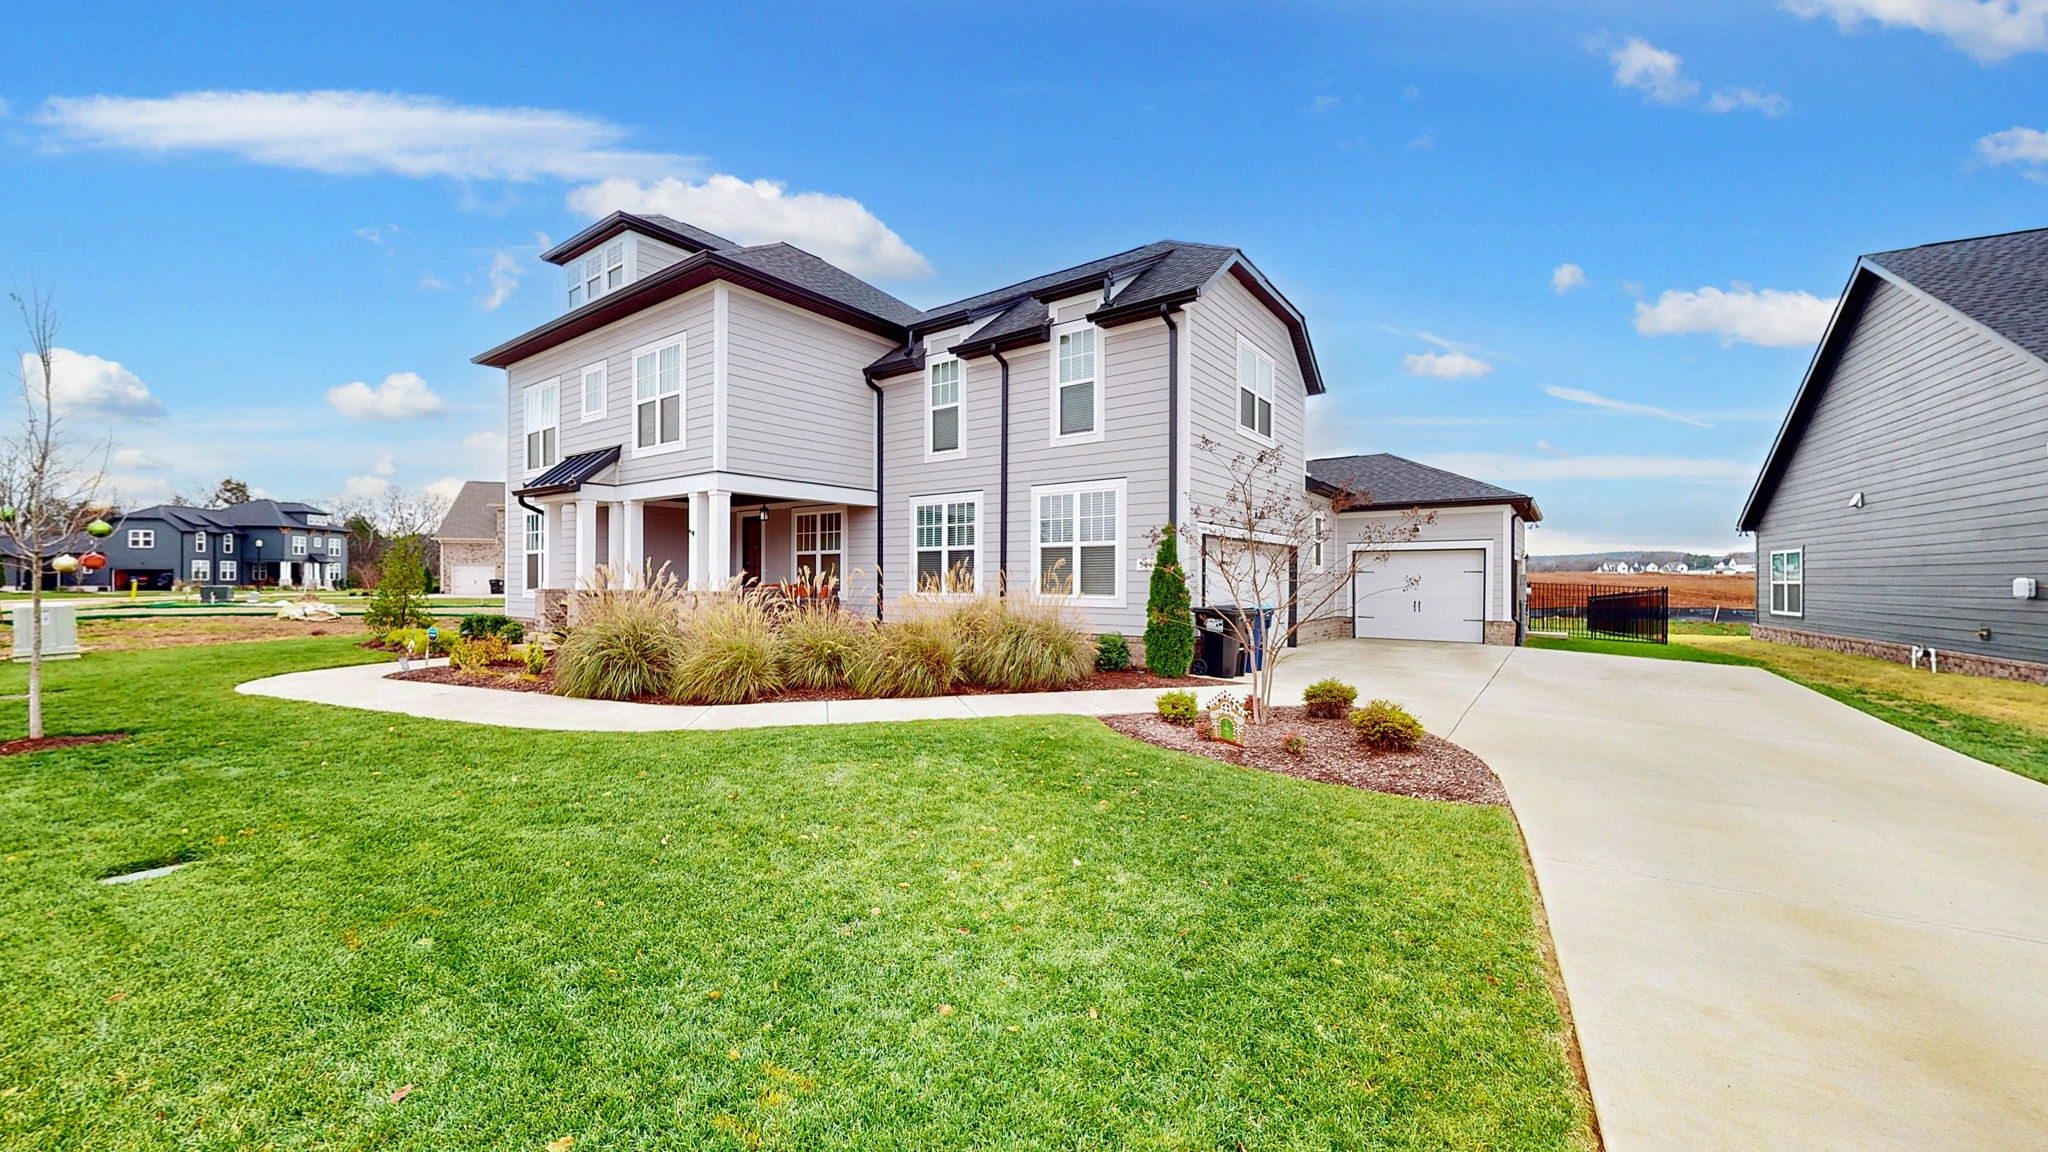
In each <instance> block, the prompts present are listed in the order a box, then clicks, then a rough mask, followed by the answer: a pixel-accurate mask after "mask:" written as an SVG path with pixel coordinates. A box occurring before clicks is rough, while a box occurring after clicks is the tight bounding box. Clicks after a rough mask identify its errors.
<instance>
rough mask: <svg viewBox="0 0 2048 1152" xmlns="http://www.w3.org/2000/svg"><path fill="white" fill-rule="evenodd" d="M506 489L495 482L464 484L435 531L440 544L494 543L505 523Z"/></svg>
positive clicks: (466, 482)
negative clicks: (441, 542)
mask: <svg viewBox="0 0 2048 1152" xmlns="http://www.w3.org/2000/svg"><path fill="white" fill-rule="evenodd" d="M504 515H505V485H504V484H502V483H500V482H498V481H495V480H468V481H464V482H463V485H462V489H461V491H459V492H457V493H456V494H455V499H454V500H452V501H450V502H449V504H448V514H447V515H445V516H443V517H441V526H440V527H439V528H437V529H435V530H434V538H435V539H437V540H495V539H497V538H498V530H499V527H500V526H501V525H502V524H503V523H504Z"/></svg>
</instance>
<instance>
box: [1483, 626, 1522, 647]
mask: <svg viewBox="0 0 2048 1152" xmlns="http://www.w3.org/2000/svg"><path fill="white" fill-rule="evenodd" d="M1486 642H1487V643H1488V644H1505V645H1507V646H1508V647H1510V648H1512V647H1514V644H1515V622H1514V621H1513V620H1488V621H1487V622H1486Z"/></svg>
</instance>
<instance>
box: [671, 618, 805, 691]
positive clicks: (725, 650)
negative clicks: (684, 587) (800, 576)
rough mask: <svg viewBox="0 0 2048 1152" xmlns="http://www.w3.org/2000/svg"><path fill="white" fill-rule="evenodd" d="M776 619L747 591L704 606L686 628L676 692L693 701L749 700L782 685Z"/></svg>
mask: <svg viewBox="0 0 2048 1152" xmlns="http://www.w3.org/2000/svg"><path fill="white" fill-rule="evenodd" d="M776 658H777V653H776V636H775V624H774V621H773V620H771V619H770V618H769V615H768V611H767V609H766V608H765V607H763V606H762V604H761V601H760V598H759V597H757V596H754V595H752V594H741V595H738V596H733V597H729V598H724V599H721V600H719V601H718V602H716V603H714V604H712V605H711V606H710V607H708V608H705V609H703V610H702V611H700V612H698V613H697V615H696V616H695V617H694V618H693V619H691V620H690V621H689V623H688V625H687V627H686V628H685V629H684V631H683V658H682V660H681V662H680V663H678V664H677V665H676V670H675V675H674V677H673V678H672V679H671V680H670V682H669V683H670V695H673V696H674V697H675V698H676V699H678V700H682V701H684V702H686V703H690V704H744V703H746V702H747V701H749V700H753V699H755V698H757V697H761V696H773V695H775V694H776V693H778V692H780V691H782V672H781V670H780V669H779V668H778V667H777V659H776Z"/></svg>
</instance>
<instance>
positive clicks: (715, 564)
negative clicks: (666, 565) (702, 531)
mask: <svg viewBox="0 0 2048 1152" xmlns="http://www.w3.org/2000/svg"><path fill="white" fill-rule="evenodd" d="M707 495H708V496H710V498H711V500H710V504H711V509H710V520H711V522H710V523H709V524H707V525H705V527H707V528H709V529H710V530H711V531H710V540H709V541H708V542H707V543H706V544H705V549H706V551H707V552H708V553H709V554H710V556H709V558H710V567H709V568H707V569H706V572H707V579H708V580H709V582H710V588H711V590H712V591H714V592H722V591H724V590H725V587H726V585H728V584H730V583H732V493H730V492H718V491H713V492H709V493H707Z"/></svg>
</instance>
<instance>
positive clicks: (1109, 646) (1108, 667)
mask: <svg viewBox="0 0 2048 1152" xmlns="http://www.w3.org/2000/svg"><path fill="white" fill-rule="evenodd" d="M1130 666H1131V645H1130V642H1129V641H1127V640H1125V639H1124V635H1123V633H1121V632H1108V633H1105V634H1103V635H1101V636H1097V637H1096V638H1095V667H1096V668H1098V669H1100V670H1101V671H1104V672H1121V671H1123V670H1124V669H1126V668H1129V667H1130Z"/></svg>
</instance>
